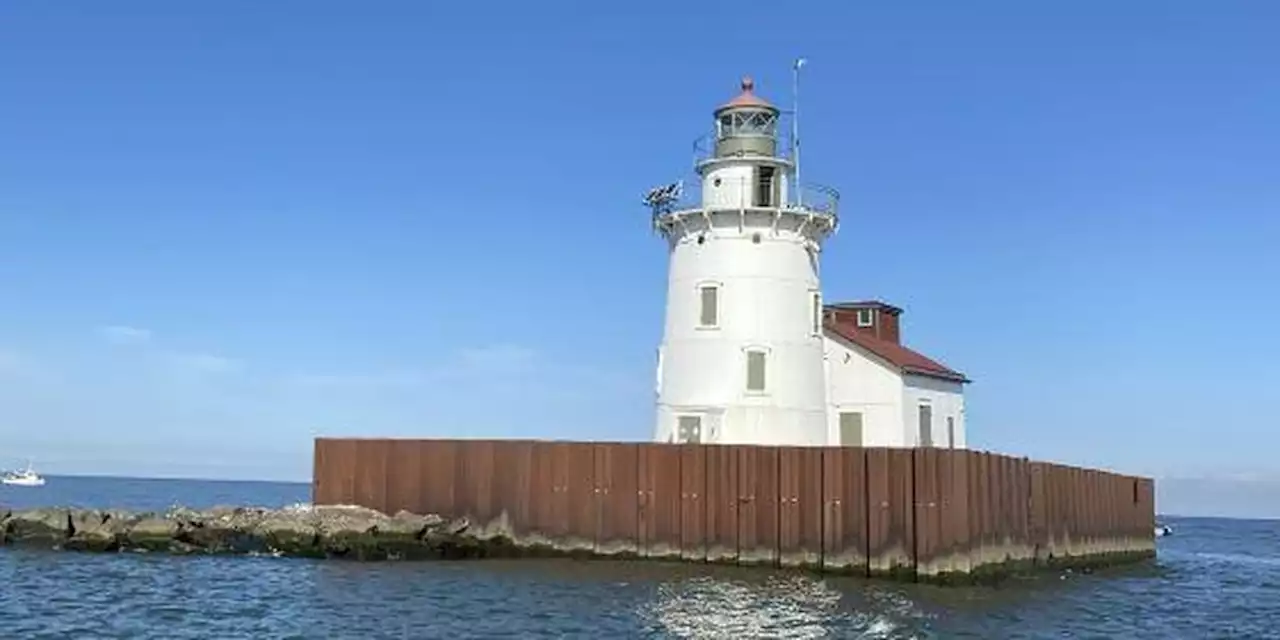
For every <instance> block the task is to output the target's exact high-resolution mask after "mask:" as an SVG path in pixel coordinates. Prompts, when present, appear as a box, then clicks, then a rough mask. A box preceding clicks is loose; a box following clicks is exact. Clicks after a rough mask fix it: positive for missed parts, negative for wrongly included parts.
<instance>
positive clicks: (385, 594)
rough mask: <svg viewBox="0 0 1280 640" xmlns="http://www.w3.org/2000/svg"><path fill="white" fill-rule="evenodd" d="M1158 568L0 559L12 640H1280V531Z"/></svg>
mask: <svg viewBox="0 0 1280 640" xmlns="http://www.w3.org/2000/svg"><path fill="white" fill-rule="evenodd" d="M308 494H309V488H308V486H307V485H305V484H281V483H233V482H202V481H174V480H132V479H119V478H62V477H51V478H49V484H48V485H46V486H45V487H41V488H35V489H31V488H15V487H4V488H0V504H3V505H5V506H8V507H27V506H44V505H76V506H84V507H122V508H133V509H163V508H167V507H168V506H170V505H172V504H174V503H181V504H185V505H190V506H196V507H206V506H214V505H218V504H256V505H263V506H281V505H285V504H290V503H294V502H301V501H306V500H307V498H308ZM1168 522H1169V523H1170V524H1172V525H1173V526H1174V527H1175V529H1176V535H1174V536H1173V537H1169V538H1164V539H1162V540H1161V541H1160V557H1159V559H1158V560H1156V561H1154V562H1152V563H1150V564H1147V565H1144V566H1139V567H1131V568H1126V569H1120V570H1111V571H1105V572H1100V573H1095V574H1090V575H1082V574H1047V575H1044V576H1042V577H1039V578H1035V579H1029V580H1018V581H1012V582H1007V583H1005V584H1004V585H1002V586H1001V587H996V588H992V587H983V588H949V589H945V588H934V587H922V586H916V585H903V584H895V583H885V582H869V581H864V580H856V579H846V578H823V577H818V576H812V575H806V574H797V573H787V572H771V571H767V570H740V569H733V568H713V567H705V566H688V565H665V564H664V565H655V564H644V563H620V562H601V561H588V562H582V561H568V560H564V561H541V560H540V561H480V562H473V561H472V562H439V563H368V564H359V563H352V562H337V561H328V562H326V561H313V560H298V559H286V558H245V557H171V556H163V555H136V554H109V555H91V554H75V553H60V552H52V551H41V550H33V549H15V548H7V549H0V585H3V586H0V638H41V639H43V638H50V639H52V638H77V639H78V638H157V639H159V638H175V639H179V638H218V639H238V638H254V639H258V638H360V639H361V640H372V639H377V638H459V637H461V638H471V637H478V638H566V637H568V638H610V639H612V638H666V637H673V638H675V637H690V638H693V637H696V638H735V639H737V640H744V639H746V638H752V637H780V638H983V639H998V638H1046V639H1047V638H1055V639H1056V638H1144V639H1145V638H1195V639H1207V638H1249V639H1254V638H1259V639H1265V638H1278V639H1280V631H1278V629H1280V521H1272V522H1268V521H1248V520H1219V519H1182V518H1179V519H1169V520H1168Z"/></svg>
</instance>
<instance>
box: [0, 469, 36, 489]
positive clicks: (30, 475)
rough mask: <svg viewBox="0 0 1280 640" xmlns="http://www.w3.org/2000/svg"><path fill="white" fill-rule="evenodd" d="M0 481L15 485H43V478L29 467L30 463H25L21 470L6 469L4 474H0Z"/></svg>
mask: <svg viewBox="0 0 1280 640" xmlns="http://www.w3.org/2000/svg"><path fill="white" fill-rule="evenodd" d="M0 483H3V484H7V485H11V486H15V487H43V486H44V478H42V477H40V474H38V473H36V472H35V470H34V469H32V468H31V463H27V468H26V469H23V470H22V471H8V472H5V474H4V476H0Z"/></svg>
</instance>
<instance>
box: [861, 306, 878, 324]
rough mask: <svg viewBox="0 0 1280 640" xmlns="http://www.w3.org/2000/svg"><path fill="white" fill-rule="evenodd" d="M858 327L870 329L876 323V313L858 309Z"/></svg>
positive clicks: (872, 310)
mask: <svg viewBox="0 0 1280 640" xmlns="http://www.w3.org/2000/svg"><path fill="white" fill-rule="evenodd" d="M857 321H858V326H859V327H870V326H874V325H875V323H876V312H875V310H874V309H858V318H857Z"/></svg>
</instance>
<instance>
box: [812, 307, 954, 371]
mask: <svg viewBox="0 0 1280 640" xmlns="http://www.w3.org/2000/svg"><path fill="white" fill-rule="evenodd" d="M823 324H824V325H825V326H826V328H827V330H828V331H830V332H832V333H834V334H836V335H837V336H839V337H841V338H843V339H844V340H845V341H847V342H852V343H853V344H856V345H858V346H859V347H862V348H863V349H866V350H867V351H870V352H871V353H873V354H875V355H877V356H879V357H880V358H882V359H884V360H886V361H888V362H889V364H891V365H893V366H895V367H898V369H900V370H901V371H902V372H903V373H910V374H914V375H919V376H928V377H931V378H941V379H943V380H952V381H954V382H969V379H968V378H966V377H965V375H964V374H962V373H960V372H959V371H955V370H954V369H951V368H950V367H947V366H946V365H944V364H942V363H940V362H938V361H936V360H932V359H930V358H928V357H925V356H924V355H923V354H920V353H917V352H915V351H912V350H911V349H908V348H906V347H904V346H902V345H900V344H897V343H894V342H889V341H888V340H881V339H879V338H876V337H874V336H869V335H867V334H865V333H859V332H858V331H857V330H855V329H854V328H853V327H851V326H849V325H847V324H843V323H839V322H834V321H827V322H825V323H823Z"/></svg>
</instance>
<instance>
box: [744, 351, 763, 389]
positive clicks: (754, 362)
mask: <svg viewBox="0 0 1280 640" xmlns="http://www.w3.org/2000/svg"><path fill="white" fill-rule="evenodd" d="M764 389H765V353H764V352H763V351H748V352H747V391H755V392H763V391H764Z"/></svg>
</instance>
